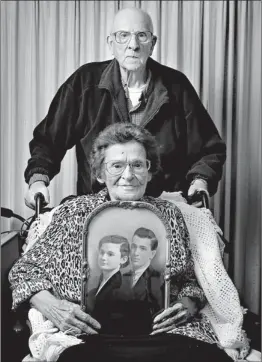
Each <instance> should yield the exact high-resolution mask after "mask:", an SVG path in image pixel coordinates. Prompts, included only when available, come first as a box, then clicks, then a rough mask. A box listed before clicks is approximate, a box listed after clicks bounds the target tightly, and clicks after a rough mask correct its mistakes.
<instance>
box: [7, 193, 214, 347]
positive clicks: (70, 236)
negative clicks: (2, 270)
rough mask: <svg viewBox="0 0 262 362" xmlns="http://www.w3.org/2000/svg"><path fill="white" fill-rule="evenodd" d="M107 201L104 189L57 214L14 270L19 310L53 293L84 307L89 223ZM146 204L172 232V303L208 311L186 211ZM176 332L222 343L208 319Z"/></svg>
mask: <svg viewBox="0 0 262 362" xmlns="http://www.w3.org/2000/svg"><path fill="white" fill-rule="evenodd" d="M106 201H108V193H107V190H106V189H104V190H102V191H100V192H99V193H98V194H94V195H87V196H79V197H76V198H74V199H72V200H69V201H67V202H66V203H65V204H63V205H62V206H61V207H60V208H59V209H58V210H57V211H56V212H55V213H54V215H53V219H52V222H51V223H50V225H49V226H48V227H47V229H46V230H45V232H44V233H43V234H42V235H41V236H40V238H39V240H38V241H37V242H36V243H35V245H34V246H33V247H32V248H31V249H30V250H29V251H28V252H27V253H26V254H25V255H24V256H23V257H22V258H20V259H19V260H18V261H17V262H16V264H15V265H14V266H13V268H12V269H11V271H10V274H9V281H10V284H11V288H12V291H13V309H16V308H17V307H18V306H19V305H20V304H21V303H23V302H25V301H28V300H29V299H30V297H31V296H32V295H34V294H35V293H37V292H39V291H41V290H49V291H50V292H51V293H53V294H54V295H55V296H57V297H58V298H61V299H67V300H69V301H72V302H76V303H80V298H81V266H82V260H81V256H82V242H83V227H84V222H85V220H86V217H87V215H88V214H89V213H90V212H91V211H93V210H94V209H95V208H96V207H97V206H99V205H101V204H103V203H104V202H106ZM141 201H144V202H148V203H150V204H152V205H154V206H155V207H156V208H157V209H158V210H160V211H161V213H162V214H163V215H164V217H165V218H166V220H167V221H168V222H169V224H170V228H171V230H172V240H171V295H170V300H171V303H172V302H175V301H176V300H177V299H178V298H180V297H183V296H189V297H193V298H194V299H195V300H197V302H198V305H199V307H200V308H202V307H203V306H204V304H205V302H206V299H205V296H204V293H203V291H202V289H201V288H200V287H199V285H198V283H197V280H196V278H195V275H194V265H193V260H192V257H191V252H190V248H189V233H188V230H187V227H186V224H185V222H184V219H183V216H182V214H181V212H180V210H179V209H178V208H177V206H175V205H174V204H172V203H170V202H168V201H165V200H160V199H154V198H152V197H144V198H143V199H141ZM198 318H199V316H198ZM171 333H176V334H183V335H187V336H190V337H192V338H196V339H199V340H202V341H205V342H208V343H215V342H217V339H216V337H215V334H214V332H213V330H212V327H211V325H210V323H209V321H208V320H204V319H203V318H202V317H201V319H198V320H194V321H192V322H191V323H187V324H186V325H183V326H182V327H177V328H174V329H173V330H172V331H171Z"/></svg>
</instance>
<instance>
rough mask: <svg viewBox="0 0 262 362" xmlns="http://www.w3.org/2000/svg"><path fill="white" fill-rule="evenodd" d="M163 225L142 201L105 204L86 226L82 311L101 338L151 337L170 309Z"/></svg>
mask: <svg viewBox="0 0 262 362" xmlns="http://www.w3.org/2000/svg"><path fill="white" fill-rule="evenodd" d="M170 238H171V231H170V228H169V225H168V223H167V222H166V220H165V219H164V218H163V216H162V214H161V213H160V212H159V211H158V210H157V208H155V206H153V205H151V204H148V203H145V202H139V201H137V202H131V201H110V202H106V203H104V204H102V205H100V206H99V207H97V208H96V209H95V210H93V212H92V213H90V214H89V215H88V217H87V219H86V221H85V225H84V234H83V263H82V265H83V266H82V291H81V293H82V297H81V305H82V308H83V309H84V310H85V311H86V312H87V313H89V314H90V315H91V316H93V317H94V318H95V319H96V320H98V321H99V323H100V324H101V333H104V334H116V335H127V334H134V335H137V334H143V335H145V334H150V332H151V328H152V321H153V318H154V316H155V315H156V314H158V313H159V312H160V311H162V310H163V309H164V308H167V307H168V306H169V289H170Z"/></svg>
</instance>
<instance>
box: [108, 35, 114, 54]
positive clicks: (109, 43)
mask: <svg viewBox="0 0 262 362" xmlns="http://www.w3.org/2000/svg"><path fill="white" fill-rule="evenodd" d="M106 41H107V45H108V47H109V50H110V52H111V53H112V55H114V52H113V40H112V37H111V35H108V36H107V38H106Z"/></svg>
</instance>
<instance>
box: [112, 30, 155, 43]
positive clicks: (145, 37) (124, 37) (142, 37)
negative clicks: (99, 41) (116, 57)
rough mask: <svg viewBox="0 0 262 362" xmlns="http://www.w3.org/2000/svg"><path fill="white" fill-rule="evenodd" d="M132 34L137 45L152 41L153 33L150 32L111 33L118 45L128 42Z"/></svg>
mask: <svg viewBox="0 0 262 362" xmlns="http://www.w3.org/2000/svg"><path fill="white" fill-rule="evenodd" d="M132 34H134V35H135V37H136V39H137V40H138V41H139V43H148V42H149V41H151V40H152V36H153V33H151V31H135V32H134V31H117V32H115V33H112V34H111V35H113V36H114V37H115V41H116V42H117V43H119V44H125V43H127V42H129V41H130V39H131V36H132Z"/></svg>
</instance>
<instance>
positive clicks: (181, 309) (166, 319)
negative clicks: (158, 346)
mask: <svg viewBox="0 0 262 362" xmlns="http://www.w3.org/2000/svg"><path fill="white" fill-rule="evenodd" d="M197 312H198V308H197V306H196V303H195V302H194V301H193V300H191V299H190V298H189V297H183V298H182V299H181V300H180V301H179V302H176V303H175V304H174V305H173V306H172V307H170V308H167V309H165V310H164V311H163V312H162V313H160V314H158V315H157V316H156V317H155V318H154V320H153V332H152V333H151V335H154V334H159V333H165V332H168V331H171V330H172V329H173V328H175V327H178V326H180V325H182V324H184V323H187V322H190V321H191V320H192V319H193V317H194V315H195V314H196V313H197Z"/></svg>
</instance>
